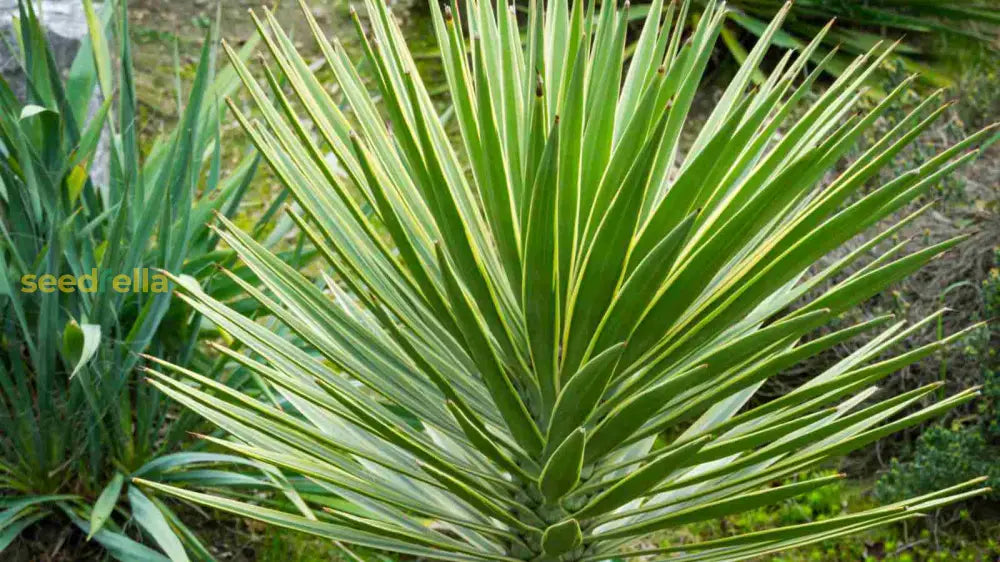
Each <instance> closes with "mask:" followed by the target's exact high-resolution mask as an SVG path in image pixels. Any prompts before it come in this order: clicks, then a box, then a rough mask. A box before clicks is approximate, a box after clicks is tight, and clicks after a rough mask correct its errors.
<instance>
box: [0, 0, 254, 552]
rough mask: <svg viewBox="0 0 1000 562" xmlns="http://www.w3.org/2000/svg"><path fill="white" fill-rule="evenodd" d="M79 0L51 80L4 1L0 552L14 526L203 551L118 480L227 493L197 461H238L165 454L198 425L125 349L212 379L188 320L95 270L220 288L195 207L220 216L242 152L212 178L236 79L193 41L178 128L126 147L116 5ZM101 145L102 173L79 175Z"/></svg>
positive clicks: (150, 289) (41, 47)
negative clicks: (10, 25) (72, 36)
mask: <svg viewBox="0 0 1000 562" xmlns="http://www.w3.org/2000/svg"><path fill="white" fill-rule="evenodd" d="M84 7H85V9H84V13H85V14H86V16H87V24H88V26H89V29H90V34H89V36H88V37H87V38H86V39H85V40H84V41H83V43H82V45H81V47H80V49H79V52H78V54H77V55H76V58H75V62H74V63H73V65H72V67H71V68H70V70H69V72H68V75H67V77H66V78H65V79H64V78H63V77H62V75H61V71H60V69H59V68H58V67H57V66H56V65H55V62H54V56H53V53H52V49H51V46H50V45H49V43H48V39H47V36H46V31H45V29H44V28H43V27H42V25H41V23H40V21H39V19H40V18H39V16H38V14H36V12H35V7H34V5H33V4H32V3H31V2H27V1H24V2H21V3H20V13H19V17H18V18H16V19H15V22H14V24H15V29H16V31H17V37H16V41H15V43H16V44H17V45H18V49H17V50H16V51H15V55H14V56H15V58H14V61H15V62H16V63H17V64H19V65H20V66H21V69H22V70H23V74H24V77H25V82H26V88H25V91H26V94H25V99H19V98H17V97H16V96H15V94H14V93H13V91H12V89H11V88H10V87H9V86H8V84H7V83H6V82H5V81H0V156H2V159H0V558H4V557H5V555H4V554H3V553H4V552H5V551H6V552H7V553H8V555H9V552H10V551H9V550H7V549H8V548H9V547H10V548H14V547H11V545H12V544H15V540H16V539H17V538H18V537H19V536H20V535H21V533H22V532H24V531H25V530H27V529H30V528H31V527H32V526H33V525H35V524H36V523H45V522H48V523H52V522H53V521H61V522H62V523H63V524H65V525H75V526H77V527H79V528H80V530H81V531H82V533H81V534H85V535H86V536H87V538H88V539H92V540H94V541H96V542H97V543H100V544H101V545H103V546H104V547H106V548H107V550H108V551H109V552H110V553H111V554H112V555H113V556H115V557H117V558H118V559H120V560H125V561H129V562H132V561H135V560H166V559H167V557H166V556H165V555H164V554H161V553H160V551H162V552H166V553H169V554H170V555H171V557H173V558H174V559H177V558H178V556H179V554H178V553H180V555H183V553H184V551H185V547H187V548H189V549H191V550H192V551H193V552H196V553H199V554H204V553H206V552H207V551H206V550H205V548H204V546H201V545H200V542H199V541H198V539H197V537H195V536H194V534H193V533H192V532H191V531H190V530H189V529H187V528H186V527H185V526H184V525H183V524H181V523H180V521H179V519H178V518H177V516H176V514H175V513H174V512H173V510H172V508H171V507H170V506H169V505H168V504H165V503H163V502H160V501H158V500H155V499H154V498H149V497H147V496H146V495H145V494H143V492H142V491H141V490H139V489H138V488H136V487H135V486H131V485H129V484H128V479H129V478H130V477H131V476H133V475H139V474H141V475H144V476H146V477H150V478H161V477H162V478H165V479H170V480H174V479H179V480H194V481H198V482H202V483H209V482H212V481H225V482H227V483H231V482H232V480H233V478H231V477H230V476H229V475H228V474H227V473H226V472H222V471H206V470H203V469H205V468H206V466H205V465H206V464H207V463H217V462H218V461H219V460H230V461H232V460H239V459H234V458H233V457H220V456H219V455H218V454H206V453H202V452H196V451H187V452H182V451H181V448H182V446H184V445H186V444H189V443H190V441H191V440H190V438H189V436H188V434H187V431H188V430H191V429H193V428H196V427H198V426H199V425H200V424H202V423H204V422H203V421H202V420H201V419H200V418H199V417H197V416H196V415H194V414H192V413H190V412H177V411H176V407H175V406H174V405H172V404H171V403H170V402H169V401H168V400H166V399H164V397H163V395H162V394H161V393H160V392H159V391H157V390H156V389H155V388H152V387H150V386H148V385H144V384H141V381H140V379H141V375H140V374H139V372H138V370H137V369H136V367H137V366H138V364H139V362H140V358H139V355H138V354H139V353H141V352H143V351H149V352H153V353H157V354H159V355H163V356H165V357H171V358H172V360H175V361H177V362H180V363H183V364H192V365H199V368H203V369H204V370H205V371H206V372H209V371H210V370H211V371H212V372H213V376H215V374H216V373H219V374H221V373H223V369H222V367H223V365H222V364H218V363H216V362H215V359H214V358H213V357H211V356H209V355H207V354H206V353H205V352H204V350H201V349H200V348H199V346H198V342H199V341H200V339H201V338H202V337H203V336H204V333H203V331H202V330H201V321H200V317H199V316H198V315H196V314H191V313H190V310H187V309H186V308H184V307H181V306H177V305H174V306H171V299H170V295H169V292H168V290H169V288H168V287H164V286H163V285H165V284H161V285H160V286H159V287H156V285H155V282H156V280H155V279H153V280H152V281H151V280H150V279H149V278H150V272H148V271H147V273H146V274H139V278H140V279H145V284H146V287H145V290H146V292H142V291H141V290H131V289H130V290H127V291H116V290H113V287H112V286H111V285H112V283H113V282H112V279H110V278H108V277H106V276H103V275H102V274H103V273H104V272H110V273H112V274H114V275H118V274H124V275H126V276H127V277H129V278H133V277H134V275H135V274H134V270H136V269H139V270H141V269H144V268H145V269H148V268H155V267H160V268H169V269H171V270H173V271H177V272H178V273H183V274H187V275H191V276H197V278H198V279H199V281H198V282H201V283H204V284H205V285H206V287H207V288H208V289H207V290H210V291H211V292H212V293H213V294H216V295H225V294H226V290H228V289H229V288H231V287H232V286H233V284H232V283H230V282H228V281H227V280H226V281H224V282H214V283H213V282H211V281H210V278H211V277H212V276H214V275H215V271H214V269H213V268H212V267H211V265H212V263H213V262H215V261H218V260H226V259H230V254H231V253H232V252H231V250H224V249H222V248H221V247H219V245H218V242H219V239H218V237H216V236H215V235H214V234H213V233H212V231H211V230H209V229H208V228H207V227H206V226H205V222H206V221H207V220H208V219H209V218H210V217H211V215H212V212H213V211H217V212H222V213H225V214H228V215H230V216H232V215H233V214H235V212H236V210H237V209H238V206H239V203H240V200H241V199H242V197H243V194H244V193H246V190H247V187H248V185H249V181H250V179H251V177H252V176H253V173H254V170H255V169H256V167H257V161H258V157H257V156H255V155H253V154H250V155H247V156H246V158H244V159H243V161H242V162H240V163H239V164H238V165H237V166H236V168H235V169H234V170H233V174H232V175H231V176H230V177H228V178H222V177H221V165H222V158H221V156H222V144H221V142H220V138H219V137H220V120H221V119H223V118H224V112H223V111H221V109H222V108H220V107H219V104H218V102H217V100H216V98H217V97H222V96H225V95H227V94H228V93H230V92H232V91H233V90H234V88H235V87H236V85H237V84H238V81H237V79H236V75H235V73H234V72H233V70H232V69H231V68H230V69H223V70H221V71H220V72H218V73H216V72H215V51H216V48H215V47H212V44H213V42H212V41H211V40H209V38H206V41H205V45H204V48H203V49H202V54H201V59H200V62H199V64H198V67H197V72H196V76H195V79H194V82H193V84H192V86H191V91H190V95H189V96H188V97H187V98H186V103H185V107H184V112H183V114H182V115H181V116H180V123H179V126H178V127H177V128H176V129H173V130H171V131H170V132H169V133H168V134H165V135H163V136H162V137H160V138H158V139H155V140H154V141H153V142H152V146H151V147H150V148H149V150H148V152H146V153H145V154H140V152H141V151H140V148H139V144H138V123H137V121H138V118H137V108H136V99H135V90H134V70H133V68H132V61H131V50H130V49H131V45H130V43H129V30H128V17H127V12H126V10H125V6H124V5H121V6H118V5H117V4H116V3H114V2H107V3H105V4H104V7H103V8H102V9H101V10H100V11H98V10H97V9H95V6H94V5H93V4H92V3H91V2H89V0H88V1H85V2H84ZM216 33H217V31H216ZM249 48H250V47H248V49H249ZM115 59H117V61H118V62H117V63H116V62H115ZM116 71H117V72H116ZM178 84H180V82H179V81H178ZM98 93H99V95H100V97H101V98H102V100H103V101H101V102H100V103H96V104H95V103H92V102H93V101H94V99H95V95H97V94H98ZM178 95H180V92H178ZM95 105H96V107H94V106H95ZM102 135H103V136H105V137H106V138H107V139H108V142H107V150H108V152H109V153H110V156H109V157H108V163H107V166H108V169H107V170H106V171H105V172H106V173H103V174H102V173H101V172H100V171H99V170H98V169H97V166H95V165H94V161H95V159H96V158H95V153H96V152H97V150H98V146H99V141H100V139H101V137H102ZM102 176H103V177H106V178H107V179H100V178H102ZM45 275H51V276H55V277H58V278H63V277H68V278H69V279H70V280H73V279H78V280H81V281H83V283H86V284H89V285H90V290H82V289H81V287H82V285H76V284H73V285H72V286H70V285H68V284H66V285H64V284H63V283H62V282H60V287H59V290H45V289H44V288H42V287H39V286H38V283H36V282H37V281H38V280H40V279H42V276H45ZM29 280H30V281H29ZM98 284H100V286H98ZM54 288H55V287H51V289H54ZM164 289H167V290H166V291H165V290H164ZM213 335H214V334H213ZM213 369H214V370H213ZM226 372H227V373H228V372H229V371H226ZM239 376H243V377H245V376H246V375H245V374H243V375H239ZM239 376H234V377H233V378H232V379H231V381H230V382H232V383H235V382H236V381H237V380H238V379H239ZM241 479H242V480H245V479H246V477H245V476H243V475H240V476H239V477H238V478H237V480H240V481H242V480H241ZM138 529H141V532H139V531H138ZM147 545H149V546H147ZM15 550H16V549H15ZM208 557H209V558H210V556H208ZM203 558H204V557H203Z"/></svg>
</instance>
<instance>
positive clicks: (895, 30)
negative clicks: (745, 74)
mask: <svg viewBox="0 0 1000 562" xmlns="http://www.w3.org/2000/svg"><path fill="white" fill-rule="evenodd" d="M784 4H785V2H783V1H782V0H733V1H732V2H729V6H730V7H731V8H732V11H731V12H730V13H729V15H728V20H729V22H730V23H728V24H724V25H723V28H722V31H721V37H722V40H723V43H724V45H725V48H726V50H728V51H729V52H730V53H731V54H732V55H733V57H734V58H735V59H736V60H738V61H740V62H742V61H743V60H744V58H745V57H746V50H745V49H744V48H743V47H742V46H741V44H740V41H739V40H738V32H739V31H741V30H742V31H745V32H748V33H750V34H752V35H756V36H760V35H761V34H762V33H764V31H765V30H766V29H767V22H768V21H769V20H770V19H771V18H772V17H773V16H774V15H775V14H776V13H777V12H778V11H779V10H781V9H782V7H783V5H784ZM641 9H642V8H640V10H641ZM830 18H837V29H833V30H831V31H830V32H829V33H827V35H826V39H825V41H824V46H825V48H827V49H832V48H834V47H837V48H838V49H839V50H840V52H841V53H842V54H839V55H835V57H834V60H833V61H831V63H830V67H829V70H828V71H829V72H831V73H832V74H836V73H838V72H840V71H842V70H843V69H844V68H846V67H847V65H849V64H850V62H851V57H854V56H857V55H860V54H862V53H864V52H865V51H867V50H868V49H870V48H872V46H874V45H875V44H876V43H877V42H878V41H880V40H882V38H883V37H884V38H888V39H893V40H895V39H901V40H902V42H901V43H900V45H898V46H897V47H896V48H895V49H894V52H893V53H892V54H891V55H890V56H889V58H888V59H887V62H889V63H891V64H898V65H899V66H900V67H901V68H902V69H903V70H904V71H906V72H919V73H920V79H921V80H922V81H924V82H927V83H929V84H932V85H938V86H948V85H951V84H952V82H953V75H954V70H955V68H953V65H954V63H955V61H954V60H949V56H953V55H954V53H955V50H954V49H949V48H946V47H945V46H946V45H947V43H948V42H949V41H952V42H954V41H955V40H958V41H960V42H966V43H972V44H975V45H979V46H981V47H982V48H984V49H986V51H987V52H995V51H996V49H997V48H1000V43H997V41H998V38H1000V36H998V32H1000V8H998V7H997V5H996V4H995V3H991V2H986V1H976V0H972V1H969V0H904V1H901V0H874V1H871V0H847V1H842V2H829V1H825V0H801V1H798V2H795V3H794V4H793V5H792V6H791V9H790V11H789V16H788V21H787V22H786V23H785V25H784V26H783V28H782V30H780V31H778V32H777V33H775V36H774V39H775V43H776V44H777V45H779V46H783V47H786V48H790V49H801V48H802V47H803V46H804V45H805V44H806V43H808V42H809V40H810V39H811V38H812V37H813V36H815V35H816V34H817V33H818V32H819V30H820V29H821V28H822V27H823V24H824V23H826V22H827V21H829V20H830ZM932 35H933V36H936V37H937V38H938V42H937V43H934V44H928V43H927V41H926V38H927V37H929V36H932ZM921 39H924V41H921ZM824 54H825V53H824Z"/></svg>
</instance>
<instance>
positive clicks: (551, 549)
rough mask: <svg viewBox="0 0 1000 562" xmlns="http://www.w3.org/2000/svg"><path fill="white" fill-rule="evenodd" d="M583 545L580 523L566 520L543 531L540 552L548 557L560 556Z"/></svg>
mask: <svg viewBox="0 0 1000 562" xmlns="http://www.w3.org/2000/svg"><path fill="white" fill-rule="evenodd" d="M581 544H583V533H582V532H581V531H580V522H579V521H577V520H576V519H567V520H566V521H562V522H559V523H556V524H555V525H552V526H551V527H549V528H548V529H545V534H543V535H542V550H543V551H544V552H545V554H547V555H548V556H562V555H563V554H566V553H567V552H569V551H571V550H573V549H574V548H577V547H579V546H580V545H581Z"/></svg>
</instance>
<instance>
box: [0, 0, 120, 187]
mask: <svg viewBox="0 0 1000 562" xmlns="http://www.w3.org/2000/svg"><path fill="white" fill-rule="evenodd" d="M34 6H35V11H36V13H37V14H38V18H39V20H41V22H42V25H43V26H44V27H45V29H46V31H47V33H48V38H49V45H50V46H51V48H52V56H53V57H54V58H55V61H56V65H57V66H58V67H59V69H60V71H61V72H62V73H63V76H65V75H66V72H67V71H68V70H69V67H70V65H72V64H73V59H74V58H75V57H76V52H77V50H79V48H80V42H81V41H82V40H83V39H84V38H85V37H86V36H87V33H88V32H87V18H86V15H85V13H84V11H83V2H81V0H41V1H38V0H35V1H34ZM96 7H99V6H95V8H96ZM19 16H20V12H19V11H18V3H17V0H0V34H2V36H3V40H2V41H0V74H2V75H3V78H4V80H6V81H7V83H8V84H10V86H11V89H12V90H13V91H14V93H15V94H16V95H17V96H18V97H19V98H20V99H22V100H23V99H25V92H26V90H27V87H26V85H25V80H24V73H23V72H22V71H21V65H20V63H19V62H18V60H17V58H16V57H15V56H14V53H12V52H11V51H10V47H14V48H15V49H16V48H17V47H16V45H17V37H15V34H14V27H13V22H12V20H13V19H14V18H16V17H19ZM99 106H100V100H99V93H98V91H97V88H95V90H94V99H93V100H92V102H91V104H90V110H91V113H93V112H94V111H96V109H97V108H98V107H99ZM105 132H106V131H105ZM108 162H109V154H108V136H107V134H104V135H102V137H101V140H100V143H99V145H98V147H97V153H96V154H95V155H94V161H93V163H92V164H91V177H92V178H93V179H94V181H96V182H97V183H98V184H99V185H106V184H107V181H108Z"/></svg>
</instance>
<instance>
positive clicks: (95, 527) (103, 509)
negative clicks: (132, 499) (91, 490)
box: [87, 472, 125, 541]
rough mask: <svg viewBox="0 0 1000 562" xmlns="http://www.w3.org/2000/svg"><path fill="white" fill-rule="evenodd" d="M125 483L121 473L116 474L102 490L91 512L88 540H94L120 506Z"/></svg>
mask: <svg viewBox="0 0 1000 562" xmlns="http://www.w3.org/2000/svg"><path fill="white" fill-rule="evenodd" d="M124 483H125V476H124V475H122V473H121V472H116V473H115V475H114V476H113V477H112V478H111V481H110V482H108V485H107V486H105V487H104V489H103V490H101V495H99V496H97V501H96V502H95V503H94V507H93V508H92V509H91V510H90V530H88V531H87V540H88V541H89V540H90V539H91V538H93V536H94V533H97V532H98V531H100V530H101V527H103V526H104V523H105V522H107V520H108V518H109V517H110V516H111V512H112V511H113V510H114V508H115V505H117V504H118V496H120V495H121V493H122V485H124Z"/></svg>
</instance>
